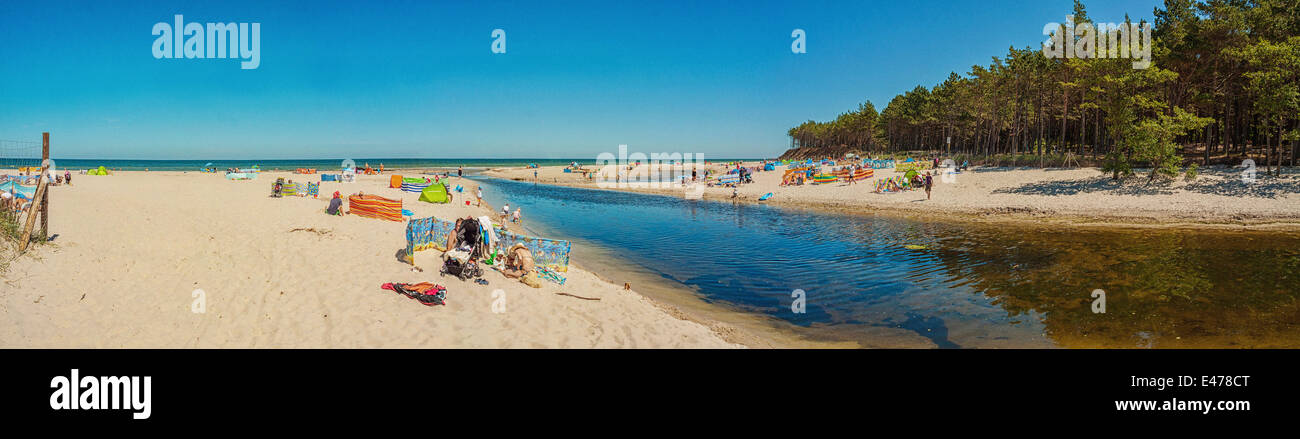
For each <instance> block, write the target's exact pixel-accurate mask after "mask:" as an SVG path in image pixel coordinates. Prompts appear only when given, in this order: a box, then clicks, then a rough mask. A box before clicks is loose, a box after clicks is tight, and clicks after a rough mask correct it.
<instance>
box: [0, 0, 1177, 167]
mask: <svg viewBox="0 0 1300 439" xmlns="http://www.w3.org/2000/svg"><path fill="white" fill-rule="evenodd" d="M634 3H638V2H609V1H589V2H586V1H583V2H570V1H544V2H543V1H537V2H499V1H435V2H427V1H421V2H416V1H376V2H369V1H366V2H362V1H349V2H331V1H317V2H288V1H283V2H281V1H272V2H242V1H222V2H216V1H209V2H152V1H100V2H89V1H87V2H64V1H25V2H0V50H2V51H3V52H0V139H7V140H39V137H40V133H41V132H42V131H49V132H50V133H51V144H52V150H53V151H54V154H53V155H54V156H55V157H56V158H120V159H197V158H205V159H206V158H212V159H226V158H265V159H277V158H336V157H429V158H463V157H502V158H583V157H595V156H596V154H598V153H600V152H603V151H617V147H618V145H619V144H627V145H629V150H632V151H643V152H652V151H654V152H683V153H687V152H693V153H704V154H705V155H706V157H719V158H721V157H766V156H776V155H779V154H780V153H781V152H783V151H784V150H785V149H786V148H787V147H788V146H789V140H788V138H787V137H786V135H785V132H786V130H787V129H788V128H790V127H791V126H794V125H797V124H799V123H800V122H802V121H804V120H808V119H817V120H824V119H829V118H833V117H835V115H837V114H838V113H840V112H843V111H846V110H850V109H853V108H856V106H857V104H858V103H859V102H862V101H864V100H867V99H870V100H871V101H873V102H874V103H875V104H876V106H877V108H879V109H883V108H884V106H885V104H887V103H888V102H889V100H890V99H891V98H892V97H893V96H894V95H895V94H898V93H900V92H903V91H905V90H910V89H911V88H913V87H915V86H916V85H918V84H922V85H926V86H931V85H933V84H935V83H938V82H940V81H942V80H943V79H944V78H946V77H947V76H948V73H949V72H952V71H956V72H959V73H964V72H966V71H968V70H969V68H970V66H971V65H973V64H987V63H988V62H989V60H990V57H992V56H1001V55H1003V54H1005V53H1006V49H1007V48H1008V47H1010V46H1013V45H1014V46H1016V47H1025V46H1030V45H1033V46H1035V47H1037V44H1038V42H1040V41H1042V39H1043V37H1042V36H1041V31H1042V28H1043V25H1045V24H1046V23H1049V22H1063V21H1064V20H1065V15H1066V14H1067V13H1069V12H1070V11H1071V8H1072V2H1071V1H1070V0H990V1H961V2H958V1H951V0H947V1H945V0H912V1H868V0H863V1H847V0H846V1H837V2H817V1H811V2H810V1H782V2H761V1H746V2H741V1H736V2H731V1H707V0H706V1H683V2H674V1H651V2H644V3H646V4H640V5H638V4H634ZM1158 3H1160V2H1159V1H1158V0H1092V1H1088V2H1086V4H1087V5H1088V10H1089V14H1090V15H1091V16H1092V17H1093V19H1094V20H1097V21H1111V22H1119V21H1122V20H1123V17H1124V14H1126V13H1127V14H1129V15H1131V16H1133V18H1134V19H1135V20H1137V19H1142V18H1146V19H1149V18H1150V17H1151V14H1152V10H1153V8H1154V7H1155V6H1156V5H1157V4H1158ZM175 14H182V15H184V16H185V21H186V22H202V23H206V22H257V23H261V65H260V67H259V68H258V69H256V70H241V69H240V67H239V62H238V61H237V60H229V59H225V60H220V59H155V58H154V57H153V55H152V51H151V48H152V45H153V42H154V39H155V38H157V37H155V36H154V35H152V34H151V31H152V28H153V25H154V24H155V23H158V22H167V23H171V22H172V21H173V16H174V15H175ZM497 28H500V29H504V30H505V31H506V49H507V51H506V53H505V54H493V53H492V52H491V50H490V47H491V44H492V38H491V33H492V30H493V29H497ZM795 28H801V29H804V30H805V31H806V32H807V49H808V51H807V53H805V54H794V53H791V51H790V44H791V41H792V39H791V37H790V33H791V31H792V30H793V29H795Z"/></svg>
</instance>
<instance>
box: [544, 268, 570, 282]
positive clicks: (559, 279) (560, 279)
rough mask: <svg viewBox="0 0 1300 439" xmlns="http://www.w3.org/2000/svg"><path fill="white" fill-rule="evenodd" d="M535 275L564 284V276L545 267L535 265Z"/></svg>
mask: <svg viewBox="0 0 1300 439" xmlns="http://www.w3.org/2000/svg"><path fill="white" fill-rule="evenodd" d="M537 276H538V277H540V278H542V279H546V280H549V281H551V282H555V283H557V284H560V285H564V281H565V280H566V279H565V278H564V276H562V275H560V273H556V272H555V271H554V270H551V269H549V268H546V267H537Z"/></svg>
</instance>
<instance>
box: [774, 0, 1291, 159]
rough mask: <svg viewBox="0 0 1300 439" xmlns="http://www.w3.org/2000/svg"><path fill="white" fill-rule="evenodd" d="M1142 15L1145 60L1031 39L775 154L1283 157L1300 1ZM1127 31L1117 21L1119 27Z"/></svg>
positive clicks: (808, 134) (1077, 21)
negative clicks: (1079, 53) (1056, 50)
mask: <svg viewBox="0 0 1300 439" xmlns="http://www.w3.org/2000/svg"><path fill="white" fill-rule="evenodd" d="M1072 17H1073V23H1074V25H1075V26H1079V25H1083V24H1088V25H1092V24H1093V22H1092V19H1091V18H1090V17H1089V16H1088V13H1087V9H1086V8H1085V6H1084V5H1083V3H1082V2H1080V1H1078V0H1076V1H1075V2H1074V10H1073V14H1072ZM1154 18H1155V20H1154V23H1145V22H1142V23H1139V24H1138V26H1137V27H1138V28H1140V27H1141V26H1143V25H1147V26H1150V27H1149V29H1150V33H1149V35H1150V36H1151V42H1150V43H1149V46H1148V48H1149V49H1150V50H1151V52H1150V54H1151V58H1150V59H1151V65H1150V66H1149V67H1147V68H1145V69H1143V68H1136V67H1135V66H1134V64H1133V61H1134V60H1133V59H1124V58H1109V57H1096V58H1081V57H1072V58H1058V57H1055V56H1054V57H1048V56H1047V55H1045V54H1044V53H1043V52H1044V48H1024V49H1016V48H1014V47H1012V48H1010V49H1009V51H1008V53H1007V54H1006V55H1005V56H1002V57H1000V58H999V57H993V59H992V62H991V63H990V64H989V65H987V66H983V65H976V66H973V67H971V70H970V71H969V72H967V73H965V74H957V73H952V74H950V75H949V76H948V78H947V79H946V80H944V81H943V82H942V83H939V84H937V85H935V86H933V87H931V88H928V89H927V88H926V87H924V86H917V87H916V88H914V89H912V90H910V91H907V92H904V93H902V94H899V95H897V96H895V97H894V98H893V99H892V100H890V102H889V103H888V105H886V106H885V108H884V110H882V111H879V112H878V111H877V110H876V107H875V105H874V104H873V103H872V102H870V101H867V102H864V103H862V104H860V105H859V106H858V108H857V109H856V110H853V111H849V112H845V113H843V114H840V115H839V117H837V118H836V119H835V120H832V121H826V122H816V121H811V120H810V121H807V122H804V123H802V124H800V125H798V126H796V127H793V128H791V129H790V130H789V131H788V133H787V134H788V135H789V136H790V139H791V150H790V151H788V152H787V153H786V155H785V157H788V158H802V157H821V156H839V155H842V154H844V153H846V152H859V153H867V154H873V153H892V152H903V151H935V152H941V153H945V154H961V155H967V156H996V155H1005V154H1010V155H1013V156H1015V155H1031V156H1037V157H1039V158H1043V157H1048V156H1050V157H1055V158H1058V159H1059V158H1062V157H1066V158H1077V159H1083V160H1090V161H1092V162H1094V163H1100V164H1101V166H1102V168H1103V169H1104V170H1105V171H1106V172H1108V173H1110V174H1111V175H1112V176H1113V178H1117V179H1118V178H1121V177H1125V176H1130V175H1133V174H1134V173H1135V168H1138V167H1142V168H1150V169H1151V171H1150V174H1149V178H1151V179H1155V178H1157V177H1161V176H1174V175H1177V174H1178V173H1180V172H1189V173H1194V172H1195V167H1196V166H1197V165H1208V164H1211V163H1231V164H1238V163H1241V160H1244V159H1246V158H1250V159H1253V160H1258V161H1259V162H1260V166H1261V167H1262V168H1264V169H1265V172H1266V173H1268V172H1271V173H1277V172H1278V168H1279V167H1280V166H1282V165H1285V164H1289V165H1291V166H1294V165H1295V161H1296V158H1297V154H1298V153H1300V151H1298V149H1300V0H1166V1H1165V2H1164V5H1163V7H1160V8H1156V9H1155V11H1154ZM1098 25H1100V24H1098ZM1065 26H1066V25H1062V26H1061V27H1060V28H1059V29H1057V31H1058V32H1059V34H1058V35H1063V36H1065V37H1066V38H1065V39H1064V40H1062V41H1063V42H1064V44H1065V45H1066V46H1070V45H1077V44H1080V41H1081V40H1083V39H1084V38H1085V36H1086V35H1079V34H1074V32H1066V30H1067V29H1066V27H1065ZM1131 26H1133V23H1132V22H1131V20H1130V19H1129V18H1128V17H1125V23H1124V25H1123V26H1121V27H1131ZM1097 27H1100V26H1097ZM1048 28H1049V29H1050V25H1049V27H1048ZM1124 30H1127V29H1124ZM1095 34H1096V35H1093V37H1094V38H1096V41H1099V42H1100V41H1101V40H1102V39H1103V38H1109V40H1110V41H1112V42H1113V41H1116V40H1117V39H1118V40H1119V41H1121V42H1123V41H1127V39H1126V35H1124V34H1125V32H1123V31H1122V30H1119V29H1105V28H1103V29H1101V30H1098V31H1096V32H1095ZM1116 34H1118V35H1116ZM1117 36H1118V38H1116V37H1117ZM1083 44H1087V43H1083ZM1050 46H1052V45H1049V47H1050ZM1125 49H1129V48H1125ZM1112 54H1113V53H1112ZM949 141H950V142H949ZM1058 164H1059V163H1058ZM1185 166H1186V167H1185Z"/></svg>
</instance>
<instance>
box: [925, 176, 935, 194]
mask: <svg viewBox="0 0 1300 439" xmlns="http://www.w3.org/2000/svg"><path fill="white" fill-rule="evenodd" d="M932 187H934V177H933V176H931V175H930V173H929V172H926V173H925V200H926V201H930V188H932Z"/></svg>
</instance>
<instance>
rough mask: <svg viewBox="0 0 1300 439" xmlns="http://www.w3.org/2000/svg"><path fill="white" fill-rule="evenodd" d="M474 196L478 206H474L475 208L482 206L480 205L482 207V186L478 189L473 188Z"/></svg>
mask: <svg viewBox="0 0 1300 439" xmlns="http://www.w3.org/2000/svg"><path fill="white" fill-rule="evenodd" d="M474 196H475V197H477V198H478V204H475V206H482V205H483V186H479V187H478V188H475V189H474Z"/></svg>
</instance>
